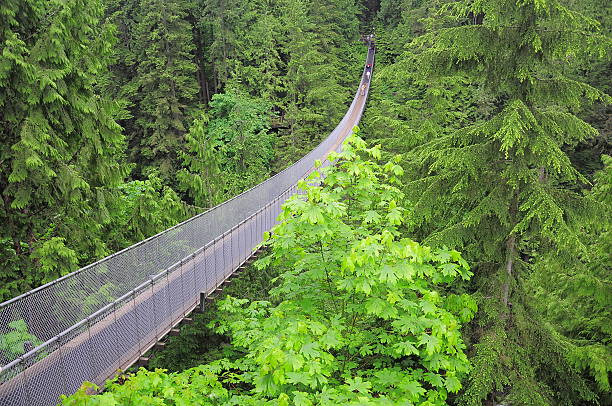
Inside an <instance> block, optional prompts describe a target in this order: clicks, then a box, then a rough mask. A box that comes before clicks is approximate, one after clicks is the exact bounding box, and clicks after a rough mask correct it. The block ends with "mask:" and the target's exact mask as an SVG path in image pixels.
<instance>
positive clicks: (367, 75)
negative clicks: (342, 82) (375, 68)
mask: <svg viewBox="0 0 612 406" xmlns="http://www.w3.org/2000/svg"><path fill="white" fill-rule="evenodd" d="M370 75H372V72H371V71H369V70H366V82H369V81H370Z"/></svg>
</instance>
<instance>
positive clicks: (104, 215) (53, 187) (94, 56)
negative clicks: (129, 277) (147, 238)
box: [0, 0, 127, 301]
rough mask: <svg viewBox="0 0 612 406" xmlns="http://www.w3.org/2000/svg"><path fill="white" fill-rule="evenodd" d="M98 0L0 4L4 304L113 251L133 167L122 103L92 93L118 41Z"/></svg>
mask: <svg viewBox="0 0 612 406" xmlns="http://www.w3.org/2000/svg"><path fill="white" fill-rule="evenodd" d="M101 15H102V3H101V1H97V0H94V1H85V0H50V1H48V0H8V1H3V2H2V3H1V4H0V48H2V54H1V55H0V128H1V130H0V131H1V134H2V145H0V190H1V192H0V193H1V195H2V201H1V202H0V223H1V224H2V227H1V228H0V248H1V251H0V268H2V272H1V273H0V301H1V300H3V299H7V298H9V297H10V296H13V295H15V294H17V293H21V292H23V291H25V290H28V289H31V288H33V287H35V286H38V285H40V284H41V283H44V282H48V281H50V280H53V279H55V278H57V277H59V276H61V275H63V274H65V273H67V272H68V271H71V270H74V269H75V268H76V266H77V263H78V262H80V261H81V260H83V259H91V258H95V257H96V256H98V255H100V254H102V253H104V252H106V251H105V245H104V243H103V241H102V240H101V236H100V235H98V234H96V232H95V230H98V229H99V224H101V223H103V222H105V221H107V220H108V216H109V213H108V210H107V205H106V202H107V201H112V198H113V193H111V191H110V189H111V188H114V187H115V186H116V185H118V184H119V183H120V182H121V181H122V179H123V177H124V176H125V175H126V173H127V170H126V168H125V167H124V166H122V165H120V164H119V163H118V159H119V158H120V152H121V150H122V148H123V137H122V135H121V131H120V130H121V128H120V127H119V125H118V124H117V123H116V122H115V121H114V115H115V113H116V112H117V110H118V106H117V105H116V103H113V102H110V101H109V100H107V99H105V98H104V97H100V96H98V95H96V94H95V92H94V88H95V86H96V81H97V77H98V76H99V75H104V72H105V69H106V66H107V64H108V62H109V55H110V53H111V48H112V46H113V40H112V38H113V37H112V31H111V30H110V28H109V27H108V26H106V25H101V24H100V17H101Z"/></svg>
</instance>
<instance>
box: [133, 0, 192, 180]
mask: <svg viewBox="0 0 612 406" xmlns="http://www.w3.org/2000/svg"><path fill="white" fill-rule="evenodd" d="M188 5H189V3H187V2H185V1H182V0H171V1H161V0H142V2H141V4H140V9H141V10H140V12H141V14H140V17H139V19H138V25H137V27H136V38H135V45H136V46H137V47H138V48H137V49H139V53H138V67H137V76H136V77H135V79H134V82H135V83H134V85H133V86H134V89H137V90H136V91H137V94H138V96H137V105H138V111H137V113H136V114H134V116H135V118H136V124H137V129H136V131H137V132H136V133H134V134H131V137H132V138H134V139H135V140H138V142H139V143H140V148H139V153H140V154H141V155H142V157H138V159H142V160H143V161H144V162H143V166H144V167H143V169H144V171H145V172H149V171H153V172H158V173H159V174H160V175H161V177H162V179H164V180H165V181H166V182H167V183H168V182H170V183H172V182H171V180H172V178H173V176H174V175H173V174H174V171H175V170H176V168H178V167H179V166H180V161H179V151H180V150H182V149H183V147H184V144H183V139H184V134H185V133H186V132H187V130H188V124H189V123H190V121H191V120H190V117H189V115H190V110H192V109H193V108H194V107H196V104H197V95H198V82H197V80H196V70H197V67H196V65H195V63H194V61H193V60H194V55H193V51H194V43H193V36H192V26H191V24H190V23H189V22H188V21H187V11H188Z"/></svg>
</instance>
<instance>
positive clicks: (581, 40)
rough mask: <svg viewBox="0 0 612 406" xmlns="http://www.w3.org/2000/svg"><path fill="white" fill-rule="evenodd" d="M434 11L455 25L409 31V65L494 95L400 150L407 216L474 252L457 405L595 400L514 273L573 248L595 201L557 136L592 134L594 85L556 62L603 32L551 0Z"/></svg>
mask: <svg viewBox="0 0 612 406" xmlns="http://www.w3.org/2000/svg"><path fill="white" fill-rule="evenodd" d="M446 10H447V11H449V12H450V15H451V16H454V17H455V18H456V20H457V22H459V23H461V24H463V25H462V26H459V27H453V28H446V29H439V30H436V31H434V32H432V33H430V34H427V35H425V36H423V37H421V38H420V39H419V40H418V43H419V44H420V45H422V46H423V49H422V54H421V55H420V69H421V72H422V73H423V75H424V76H425V77H427V78H428V79H430V80H432V79H433V80H435V79H438V78H441V77H445V76H450V75H454V74H461V75H465V76H466V77H468V78H469V79H470V80H472V81H474V82H476V83H481V84H483V85H485V86H486V88H487V89H488V91H489V92H491V94H492V95H494V97H495V100H494V105H495V107H496V108H495V109H494V110H493V111H492V112H491V115H490V116H489V117H486V118H485V119H484V120H482V121H479V122H476V123H475V124H473V125H470V126H466V127H464V128H462V129H459V130H457V131H454V132H452V133H450V134H448V135H442V136H440V137H438V138H435V139H433V140H431V141H430V142H427V143H426V144H425V145H423V146H422V147H419V148H417V149H415V150H414V152H413V153H412V154H411V155H410V159H413V160H414V161H413V162H414V164H415V167H416V168H417V171H421V174H422V178H421V179H420V180H418V181H415V182H412V184H411V185H410V188H409V192H408V195H409V196H413V197H412V200H413V202H414V213H415V218H414V220H415V223H416V225H417V226H419V227H420V228H421V230H425V232H426V233H427V234H428V235H429V237H428V239H427V242H428V243H430V244H446V245H449V246H451V247H462V248H463V249H465V250H466V251H467V254H468V257H469V258H470V259H473V260H474V261H477V263H476V267H475V273H476V275H477V276H478V278H477V279H476V286H477V289H478V294H479V297H480V308H481V311H480V313H479V317H478V320H477V322H476V323H475V325H474V326H473V327H472V328H473V331H472V336H473V339H474V340H475V341H476V344H475V345H474V351H475V352H474V354H473V363H474V364H475V368H474V371H473V373H472V374H471V376H470V379H469V381H468V382H467V389H466V391H465V393H464V394H463V396H462V397H461V399H460V400H461V403H462V404H470V405H479V404H481V402H482V401H483V400H485V399H488V400H491V401H492V400H494V399H498V398H500V397H501V398H504V399H506V401H509V402H511V403H512V404H516V405H545V404H577V403H579V402H594V401H596V394H595V392H594V390H593V388H592V387H590V386H589V383H588V382H587V381H585V379H583V377H582V376H581V375H580V374H579V372H578V371H577V370H576V369H573V368H571V367H570V366H571V363H572V360H571V353H572V345H574V344H576V343H572V342H569V341H568V340H565V339H564V338H563V337H560V336H559V333H558V331H556V330H555V329H554V328H552V327H551V326H550V325H548V324H546V323H544V322H543V320H542V315H541V314H539V313H538V312H537V311H535V310H534V301H533V298H532V296H530V295H529V293H528V288H527V287H526V286H525V284H526V281H527V279H528V275H529V274H530V273H531V272H533V265H532V263H533V262H535V261H538V260H539V258H540V257H541V256H548V255H557V256H558V257H559V258H569V257H572V256H576V255H580V254H581V253H583V252H584V251H585V246H584V244H583V242H582V241H581V238H580V237H581V230H580V229H581V225H582V224H587V223H588V222H589V221H591V220H592V219H593V218H596V217H597V216H598V214H599V213H600V212H601V206H599V205H597V204H596V203H595V202H594V201H593V199H591V198H589V197H585V196H583V195H581V194H580V193H578V192H577V190H579V189H580V187H581V186H582V185H583V184H584V183H585V182H586V179H584V177H582V176H581V175H580V173H578V172H577V171H576V169H575V168H574V167H573V166H572V164H571V162H570V160H569V158H568V156H567V154H566V153H565V152H564V148H568V147H572V146H575V145H576V144H577V143H578V142H580V141H582V140H584V139H587V138H589V137H593V136H594V135H595V134H596V131H595V130H594V129H593V128H592V127H591V126H590V125H588V124H587V123H585V122H584V121H582V120H581V119H580V118H578V117H577V116H576V112H577V111H578V109H579V108H580V107H581V106H582V105H584V104H585V103H588V102H589V101H592V100H596V99H604V98H606V97H605V95H604V94H603V93H601V92H600V91H598V90H596V89H595V88H593V87H591V86H589V85H587V84H585V83H583V82H580V81H576V80H573V79H572V78H570V77H569V76H568V75H567V71H568V69H569V68H571V67H572V65H573V64H575V63H576V62H578V61H580V59H581V58H582V57H584V56H587V55H592V54H600V53H602V52H604V50H605V47H606V45H609V44H610V41H609V39H608V38H605V37H602V36H601V35H599V34H598V33H597V28H598V27H597V23H596V22H595V21H593V20H591V19H589V18H586V17H584V16H583V15H580V14H579V13H576V12H574V11H572V10H569V9H567V8H566V7H564V6H563V5H562V4H561V3H560V2H559V1H557V0H546V1H532V0H525V1H519V2H515V1H507V0H491V1H460V2H454V3H451V4H450V5H449V6H448V7H446ZM422 171H424V172H422ZM581 366H585V365H581ZM600 377H601V376H600ZM606 385H607V383H605V382H604V384H603V385H602V386H600V388H601V389H602V390H605V389H606Z"/></svg>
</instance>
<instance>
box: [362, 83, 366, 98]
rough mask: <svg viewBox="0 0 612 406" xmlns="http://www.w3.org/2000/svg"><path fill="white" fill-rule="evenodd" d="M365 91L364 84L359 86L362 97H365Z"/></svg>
mask: <svg viewBox="0 0 612 406" xmlns="http://www.w3.org/2000/svg"><path fill="white" fill-rule="evenodd" d="M365 91H366V84H365V83H364V84H362V85H361V95H362V96H365Z"/></svg>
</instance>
